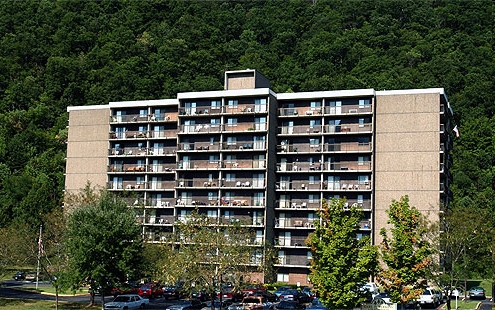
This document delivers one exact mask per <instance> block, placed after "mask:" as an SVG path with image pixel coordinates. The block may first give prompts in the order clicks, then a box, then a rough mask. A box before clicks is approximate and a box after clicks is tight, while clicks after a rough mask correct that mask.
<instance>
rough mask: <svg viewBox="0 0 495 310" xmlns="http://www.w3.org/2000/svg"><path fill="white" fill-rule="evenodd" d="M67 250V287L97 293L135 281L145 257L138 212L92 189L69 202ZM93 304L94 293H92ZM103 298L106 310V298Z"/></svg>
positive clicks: (118, 200) (105, 193)
mask: <svg viewBox="0 0 495 310" xmlns="http://www.w3.org/2000/svg"><path fill="white" fill-rule="evenodd" d="M66 205H67V206H68V210H67V211H66V212H67V216H68V218H67V231H66V234H65V240H64V243H65V247H66V253H67V256H68V269H67V271H66V272H65V274H64V275H63V276H64V277H66V279H65V280H64V281H63V282H64V283H70V284H72V285H73V287H76V288H78V287H80V285H82V284H83V283H87V284H89V285H90V286H91V287H92V288H93V289H96V288H98V287H99V288H101V289H102V290H106V289H108V288H109V286H112V285H114V284H116V283H122V282H124V281H126V280H128V279H129V278H130V279H134V278H135V277H136V276H137V275H138V270H139V267H140V264H141V262H142V260H141V253H142V239H141V237H140V227H139V226H138V225H137V224H136V215H135V213H134V211H133V210H132V209H130V208H128V207H127V204H126V203H125V202H124V201H123V200H121V199H119V198H117V197H114V196H113V195H111V194H109V193H107V192H101V193H95V192H93V190H92V189H91V188H90V187H89V185H88V186H87V187H86V188H85V189H84V191H83V192H82V193H81V194H79V195H76V196H72V197H69V198H68V200H67V204H66ZM92 292H93V294H92V300H93V298H94V290H93V291H92ZM101 296H102V303H101V304H102V309H103V304H104V300H103V298H104V294H102V295H101Z"/></svg>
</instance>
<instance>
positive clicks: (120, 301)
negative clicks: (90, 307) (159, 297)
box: [105, 294, 150, 310]
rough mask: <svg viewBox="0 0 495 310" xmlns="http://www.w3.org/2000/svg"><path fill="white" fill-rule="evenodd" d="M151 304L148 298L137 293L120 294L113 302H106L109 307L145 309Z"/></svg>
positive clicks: (122, 309) (106, 307)
mask: <svg viewBox="0 0 495 310" xmlns="http://www.w3.org/2000/svg"><path fill="white" fill-rule="evenodd" d="M149 304H150V301H149V300H148V299H146V298H142V297H141V296H139V295H136V294H127V295H119V296H117V297H115V299H114V300H113V301H112V302H109V303H106V304H105V310H107V309H112V310H113V309H121V310H124V309H143V308H145V307H146V306H148V305H149Z"/></svg>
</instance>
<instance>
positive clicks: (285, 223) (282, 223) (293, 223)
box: [275, 217, 315, 229]
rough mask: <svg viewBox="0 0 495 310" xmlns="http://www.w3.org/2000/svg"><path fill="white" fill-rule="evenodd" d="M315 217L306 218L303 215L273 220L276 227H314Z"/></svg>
mask: <svg viewBox="0 0 495 310" xmlns="http://www.w3.org/2000/svg"><path fill="white" fill-rule="evenodd" d="M314 221H315V219H308V218H307V217H306V218H303V217H294V218H280V219H276V220H275V227H276V228H294V229H298V228H314V223H313V222H314Z"/></svg>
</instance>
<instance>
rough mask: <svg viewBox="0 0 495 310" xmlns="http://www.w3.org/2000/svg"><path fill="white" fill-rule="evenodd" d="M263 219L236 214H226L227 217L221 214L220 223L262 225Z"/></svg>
mask: <svg viewBox="0 0 495 310" xmlns="http://www.w3.org/2000/svg"><path fill="white" fill-rule="evenodd" d="M264 220H265V219H264V218H263V217H252V216H249V215H236V216H227V217H226V216H222V217H221V218H220V223H221V224H225V225H229V224H235V223H239V224H241V225H246V226H263V224H264Z"/></svg>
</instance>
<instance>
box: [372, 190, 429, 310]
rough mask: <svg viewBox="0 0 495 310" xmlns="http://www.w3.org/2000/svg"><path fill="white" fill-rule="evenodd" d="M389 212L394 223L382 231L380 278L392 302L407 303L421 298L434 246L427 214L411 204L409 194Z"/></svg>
mask: <svg viewBox="0 0 495 310" xmlns="http://www.w3.org/2000/svg"><path fill="white" fill-rule="evenodd" d="M387 214H388V218H389V220H388V224H390V225H391V227H390V229H386V228H382V229H381V231H380V235H381V236H382V238H383V241H382V242H381V244H380V254H381V255H380V259H381V262H382V264H381V266H380V271H379V273H378V274H377V277H376V278H377V280H378V282H379V283H380V286H381V288H382V289H384V290H385V291H386V292H388V293H389V294H390V297H391V300H392V302H396V303H400V304H407V303H408V302H410V301H413V300H415V299H417V298H418V297H419V295H420V294H421V292H422V291H423V289H424V288H425V287H426V285H427V280H428V279H427V275H428V272H429V267H430V266H431V264H432V260H433V257H432V255H433V254H434V248H433V246H432V245H430V243H429V242H430V240H428V235H429V228H428V226H427V223H426V220H425V217H424V215H422V214H421V212H420V211H419V210H418V209H416V207H414V206H410V205H409V198H408V197H407V196H404V197H401V199H400V200H399V201H397V200H393V201H392V204H391V205H390V206H389V208H388V210H387Z"/></svg>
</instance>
